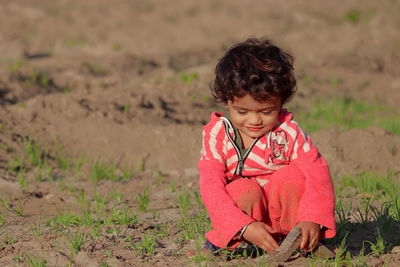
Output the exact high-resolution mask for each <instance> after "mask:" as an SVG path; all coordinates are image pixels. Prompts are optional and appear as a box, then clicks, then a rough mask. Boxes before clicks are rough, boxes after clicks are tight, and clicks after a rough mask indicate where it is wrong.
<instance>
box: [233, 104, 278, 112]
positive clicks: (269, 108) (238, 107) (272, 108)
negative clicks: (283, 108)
mask: <svg viewBox="0 0 400 267" xmlns="http://www.w3.org/2000/svg"><path fill="white" fill-rule="evenodd" d="M232 107H233V108H235V109H242V110H246V111H251V110H252V109H248V108H244V107H240V106H236V105H232ZM275 109H278V107H277V106H271V107H267V108H263V109H258V110H256V111H264V110H275Z"/></svg>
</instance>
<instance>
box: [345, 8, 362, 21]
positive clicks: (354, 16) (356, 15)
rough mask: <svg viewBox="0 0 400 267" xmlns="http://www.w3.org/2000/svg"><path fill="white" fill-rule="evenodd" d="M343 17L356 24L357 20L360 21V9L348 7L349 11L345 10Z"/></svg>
mask: <svg viewBox="0 0 400 267" xmlns="http://www.w3.org/2000/svg"><path fill="white" fill-rule="evenodd" d="M345 19H346V20H347V21H348V22H351V23H353V24H357V23H358V22H360V19H361V14H360V11H359V10H358V9H350V10H349V11H347V13H346V15H345Z"/></svg>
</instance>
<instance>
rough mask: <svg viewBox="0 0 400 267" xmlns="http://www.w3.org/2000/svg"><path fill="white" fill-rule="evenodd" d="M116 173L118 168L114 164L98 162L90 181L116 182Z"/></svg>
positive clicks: (93, 168) (93, 167)
mask: <svg viewBox="0 0 400 267" xmlns="http://www.w3.org/2000/svg"><path fill="white" fill-rule="evenodd" d="M115 171H116V167H115V164H113V163H110V164H106V163H104V162H96V163H94V164H93V165H92V169H91V171H90V179H91V180H92V181H94V182H98V181H100V180H102V179H104V180H112V181H116V180H118V177H117V176H116V175H115Z"/></svg>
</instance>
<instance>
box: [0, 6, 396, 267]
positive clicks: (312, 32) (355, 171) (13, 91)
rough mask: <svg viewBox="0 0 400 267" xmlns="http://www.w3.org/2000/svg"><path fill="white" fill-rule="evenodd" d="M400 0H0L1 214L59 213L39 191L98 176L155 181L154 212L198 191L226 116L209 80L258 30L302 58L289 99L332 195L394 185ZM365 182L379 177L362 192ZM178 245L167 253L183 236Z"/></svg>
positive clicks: (137, 184)
mask: <svg viewBox="0 0 400 267" xmlns="http://www.w3.org/2000/svg"><path fill="white" fill-rule="evenodd" d="M399 8H400V2H399V1H396V0H385V1H379V2H378V1H370V0H368V1H365V0H364V1H361V0H349V1H345V2H343V1H342V2H340V3H338V2H336V1H316V0H311V1H300V0H296V1H270V0H267V1H265V0H263V1H261V0H252V1H250V0H244V1H228V0H203V1H187V0H185V1H184V0H176V1H165V0H160V1H155V0H114V1H107V0H96V1H78V0H59V1H52V0H12V1H11V0H9V1H8V0H2V1H1V5H0V51H1V54H0V177H2V178H1V179H0V187H1V188H2V189H0V197H1V199H9V201H11V202H10V203H11V204H10V206H7V205H3V208H4V209H3V210H2V213H0V225H2V224H5V225H12V224H16V221H18V218H19V217H18V216H17V215H18V214H17V215H15V210H16V208H18V203H22V204H23V206H24V203H30V204H31V206H29V207H30V208H29V207H28V206H24V207H25V210H26V211H27V213H29V212H32V214H37V213H41V212H44V211H43V210H42V211H40V212H39V211H38V207H43V209H45V210H46V209H48V210H52V209H51V208H50V206H46V205H47V204H46V205H45V204H43V203H42V202H40V201H42V200H40V201H39V199H44V198H46V197H49V195H51V197H49V199H51V198H52V197H53V196H55V195H61V196H62V197H61V198H63V199H67V200H68V199H70V200H71V198H72V197H71V196H70V195H69V194H66V195H64V193H65V192H66V191H68V192H72V193H71V194H72V195H73V194H77V193H76V192H86V191H87V192H91V193H88V194H93V190H94V189H92V188H93V184H92V182H93V181H94V182H95V184H96V185H97V187H96V189H95V190H98V191H99V192H100V191H101V190H103V191H107V190H109V189H111V188H114V187H117V188H119V189H118V190H120V191H121V192H122V193H125V194H126V195H128V196H129V197H128V200H129V201H131V202H132V203H133V204H132V205H133V206H134V207H136V206H135V205H137V204H135V203H137V202H136V201H137V199H136V196H142V197H144V196H145V193H144V192H149V191H150V192H151V190H152V189H153V194H151V195H152V197H153V199H152V202H151V203H152V204H151V205H153V208H154V207H161V206H162V205H163V204H165V203H170V201H171V199H174V197H176V195H179V194H180V193H179V194H178V192H180V191H179V190H178V189H182V188H190V190H195V191H196V190H198V185H197V179H198V177H197V175H198V173H197V167H196V164H197V160H198V159H199V156H200V147H201V127H202V126H203V125H204V124H205V123H207V121H208V120H209V116H210V113H211V112H212V111H216V110H220V111H221V107H220V106H219V105H218V104H217V103H214V102H213V101H212V98H211V94H210V90H209V85H210V82H211V81H212V80H213V71H214V67H215V64H216V62H217V60H218V59H219V58H220V57H221V56H222V55H223V53H224V52H225V51H226V49H227V48H229V47H230V46H231V45H233V44H235V43H236V42H239V41H243V40H245V39H247V38H249V37H266V38H269V39H271V40H272V41H273V42H274V43H275V44H277V45H278V46H280V47H281V48H283V49H284V50H286V51H287V52H289V53H290V54H292V55H293V56H294V58H295V74H296V78H297V81H298V90H297V94H296V95H295V97H294V98H293V99H292V101H291V102H290V103H288V106H287V107H288V108H289V109H290V110H291V111H293V112H294V113H295V119H296V120H297V121H298V122H299V123H300V125H301V126H302V127H303V128H304V129H305V130H306V131H307V132H308V133H309V134H310V135H311V138H312V140H313V142H314V143H315V144H316V145H317V147H318V148H319V149H320V151H321V153H322V154H323V155H324V156H325V157H326V159H327V160H328V162H329V164H330V167H331V172H332V175H333V177H335V179H336V178H337V179H339V178H340V177H347V178H346V179H347V180H346V179H344V178H343V179H344V181H347V182H345V183H344V185H343V183H342V187H340V186H339V187H338V188H340V189H338V192H339V191H340V192H344V193H343V194H344V195H345V196H346V197H347V198H348V199H351V198H353V197H354V196H357V197H356V198H355V199H356V200H355V201H356V202H357V201H358V202H357V203H361V202H362V201H361V200H365V199H364V198H365V197H366V196H367V198H368V199H371V196H372V195H374V194H375V193H376V192H378V193H376V194H377V195H380V194H381V195H382V196H383V195H384V193H382V192H384V191H385V190H386V189H384V188H391V190H392V189H393V190H394V189H396V188H398V187H397V186H399V185H398V184H396V185H394V184H392V182H393V181H397V182H398V180H399V174H398V172H399V168H400V167H399V162H400V137H399V135H400V105H399V103H400V76H399V74H400V37H399V36H400V34H399V29H400V16H399ZM366 173H367V175H366V176H365V174H366ZM372 174H373V175H372ZM349 177H350V178H349ZM360 177H361V178H360ZM371 177H372V178H371ZM382 177H386V178H385V179H386V180H385V179H384V178H382ZM163 179H164V180H163ZM357 179H358V180H362V181H369V182H367V183H370V184H371V183H372V184H374V186H370V187H368V186H367V187H368V188H367V189H365V191H359V190H357V189H355V188H357V187H359V185H358V184H356V183H355V182H354V181H355V180H357ZM374 179H375V180H374ZM376 179H378V180H379V179H380V181H389V182H388V183H387V184H386V185H385V186H386V187H385V186H384V185H382V184H380V183H375V182H371V181H372V180H373V181H376ZM121 180H122V181H124V182H127V181H129V182H127V183H129V184H128V185H126V184H123V183H121ZM157 181H158V182H157ZM160 181H161V182H160ZM172 182H173V183H172ZM397 182H396V183H397ZM56 183H57V185H58V187H56V186H55V184H56ZM171 183H172V184H171ZM72 185H74V186H75V189H74V187H73V186H72ZM346 186H347V187H350V188H352V189H349V188H347V189H345V187H346ZM177 188H178V189H177ZM145 189H146V190H147V189H149V191H143V190H145ZM57 190H59V191H57ZM74 190H75V191H74ZM79 190H83V191H79ZM91 190H92V191H91ZM27 192H29V194H27ZM60 192H61V193H60ZM74 192H75V193H74ZM379 192H380V193H379ZM394 192H395V191H393V192H392V193H393V194H389V197H391V198H390V199H389V200H391V201H392V200H393V199H394V196H395V193H394ZM35 194H39V196H42V197H40V198H38V197H35V196H36V195H35ZM138 194H139V195H138ZM366 194H369V196H368V195H366ZM15 196H18V197H15ZM180 196H181V198H179V199H181V200H182V201H184V200H185V196H186V197H188V196H189V195H180ZM182 196H183V197H182ZM190 196H192V195H190ZM386 196H388V193H386ZM13 197H14V198H13ZM192 197H193V199H195V197H194V195H193V196H192ZM197 197H198V194H197ZM36 198H37V199H36ZM32 199H36V200H37V201H38V202H35V201H33V200H32ZM54 199H57V201H58V202H56V203H59V205H64V204H60V203H64V202H63V201H61V200H60V199H59V198H53V200H54ZM188 199H189V198H188ZM360 199H361V200H360ZM386 200H388V199H386ZM71 201H72V200H71ZM174 201H175V200H174ZM382 201H383V200H382ZM396 201H397V198H396ZM3 203H5V202H4V201H3ZM40 203H41V204H40ZM46 203H47V202H46ZM71 203H72V202H71ZM174 203H175V202H174ZM185 203H186V202H185ZM188 203H190V202H187V203H186V204H187V205H189V204H188ZM395 203H397V202H395ZM41 205H42V206H41ZM48 205H50V204H48ZM51 205H53V206H57V205H58V204H57V205H56V204H54V203H53V204H51ZM65 205H67V204H65ZM199 205H200V204H199ZM53 206H51V207H53ZM67 206H68V205H67ZM189 206H190V205H189ZM7 207H12V208H7ZM68 207H69V206H68ZM129 207H131V206H129ZM187 207H188V206H187ZM354 207H356V206H354ZM10 209H11V210H10ZM12 209H14V211H13V210H12ZM354 209H355V208H354ZM350 210H351V208H350V207H349V208H348V212H350ZM390 212H391V214H394V213H392V212H394V209H392V208H390ZM397 212H398V209H397ZM50 213H51V212H50ZM10 214H11V215H13V216H14V215H15V216H16V217H15V216H14V217H13V216H11V215H10ZM55 214H56V212H55ZM183 214H184V215H185V216H187V214H185V213H183ZM346 214H347V213H346ZM399 214H400V213H399V212H398V216H400V215H399ZM9 215H10V216H11V217H8V216H9ZM32 216H33V215H32ZM171 216H172V215H171ZM174 216H178V215H176V214H175V215H174ZM204 216H205V215H204ZM346 216H347V215H346ZM346 216H345V218H347V217H346ZM393 216H394V215H393ZM178 217H179V216H178ZM1 218H3V219H1ZM9 218H11V219H9ZM34 218H35V220H36V217H34ZM391 218H392V219H393V218H395V217H391ZM32 220H33V219H32V218H31V220H30V221H29V220H28V222H29V223H28V224H21V225H20V226H19V227H21V228H20V229H26V228H27V227H30V226H29V225H30V224H32V223H33V222H32ZM397 220H398V219H397ZM203 221H204V220H203ZM375 221H377V220H376V218H375ZM1 222H3V223H1ZM167 222H168V223H171V221H167ZM174 223H176V222H175V221H173V224H174ZM189 224H190V225H193V222H190V223H189ZM17 225H18V223H17ZM375 226H376V225H375V224H372V226H371V225H370V227H372V228H374V227H375ZM396 227H397V226H396ZM372 228H371V229H372ZM7 229H8V230H10V231H11V228H7ZM138 229H141V228H138ZM349 229H350V228H349ZM8 230H5V233H7V231H8ZM14 230H15V229H13V231H14ZM391 230H393V228H391ZM138 231H139V230H138ZM140 231H142V232H143V231H145V230H143V229H141V230H140ZM3 233H4V232H3ZM343 233H345V232H343ZM174 235H175V234H173V236H174ZM343 236H344V234H342V235H340V238H342V237H343ZM359 236H361V237H360V238H361V240H363V239H362V238H364V236H363V235H362V234H361V235H359ZM377 236H378V235H377V234H376V233H375V235H373V236H372V237H370V240H372V241H374V240H375V239H374V238H375V237H377ZM186 237H187V236H186ZM192 239H193V237H187V238H186V239H185V238H184V239H183V240H186V241H187V240H192ZM33 240H36V239H33ZM338 240H339V241H340V239H338ZM339 241H338V242H339ZM360 242H361V241H360ZM360 242H358V243H359V244H358V245H355V244H353V248H358V249H360V244H361V243H360ZM374 242H375V241H374ZM391 242H392V244H398V243H399V242H397V241H396V240H394V241H393V240H391ZM396 242H397V243H396ZM178 243H179V242H178ZM179 244H181V245H180V246H178V247H177V248H174V249H175V250H174V249H172V250H173V251H174V253H178V252H177V251H181V249H182V247H183V248H185V246H188V244H187V243H185V242H181V243H179ZM374 244H375V243H374ZM8 245H10V244H8ZM192 245H193V244H192ZM357 246H358V247H357ZM22 247H23V246H22ZM156 247H157V246H156ZM159 248H160V249H161V247H159ZM390 249H391V247H390ZM10 251H11V250H10ZM10 251H9V252H4V253H5V254H4V255H3V256H7V257H6V258H5V262H6V263H7V264H9V263H10V262H7V261H6V260H7V259H8V258H10V259H11V258H12V257H14V256H15V255H17V254H16V253H14V252H10ZM49 251H51V249H49ZM162 251H164V250H162ZM383 251H385V250H383ZM103 252H104V251H103ZM358 252H359V250H358ZM1 253H2V252H1ZM13 253H14V254H13ZM160 253H161V252H160ZM161 254H162V253H161ZM1 255H2V254H0V256H1ZM57 255H58V257H60V258H62V256H60V255H59V254H57ZM162 255H164V254H162ZM165 255H167V254H165ZM92 256H93V255H92ZM121 257H122V256H121ZM180 260H182V258H180ZM134 261H135V260H132V262H134ZM11 262H12V261H11ZM179 262H181V261H179Z"/></svg>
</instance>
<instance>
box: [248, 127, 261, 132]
mask: <svg viewBox="0 0 400 267" xmlns="http://www.w3.org/2000/svg"><path fill="white" fill-rule="evenodd" d="M247 129H248V130H249V131H251V132H259V131H260V130H261V129H262V127H247Z"/></svg>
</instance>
